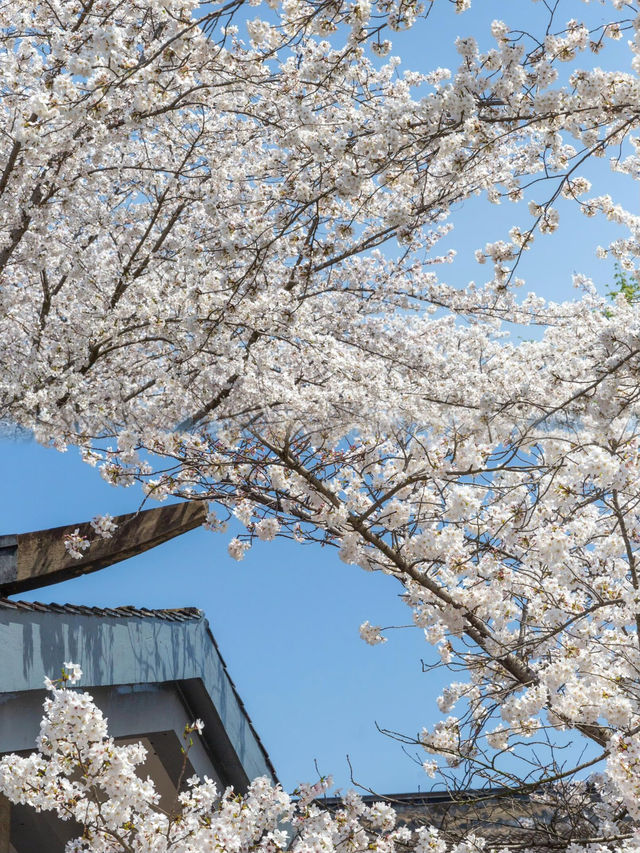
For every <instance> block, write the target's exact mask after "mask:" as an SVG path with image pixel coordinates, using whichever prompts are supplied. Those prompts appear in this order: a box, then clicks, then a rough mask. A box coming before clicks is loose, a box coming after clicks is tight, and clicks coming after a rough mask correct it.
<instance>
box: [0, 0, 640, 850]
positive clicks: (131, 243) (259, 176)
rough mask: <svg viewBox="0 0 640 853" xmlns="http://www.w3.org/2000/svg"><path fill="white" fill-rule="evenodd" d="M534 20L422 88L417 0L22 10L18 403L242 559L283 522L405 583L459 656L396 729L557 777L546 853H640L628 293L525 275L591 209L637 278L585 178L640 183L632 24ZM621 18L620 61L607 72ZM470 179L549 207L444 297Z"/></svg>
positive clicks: (430, 636)
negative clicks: (183, 512)
mask: <svg viewBox="0 0 640 853" xmlns="http://www.w3.org/2000/svg"><path fill="white" fill-rule="evenodd" d="M438 2H443V0H438ZM468 5H469V3H468V2H464V0H462V2H456V3H455V4H454V6H455V11H459V12H462V11H464V10H465V8H466V7H467V6H468ZM546 5H547V7H548V8H549V16H548V20H547V26H546V28H545V29H543V31H541V32H538V33H533V32H532V33H529V32H526V31H524V30H523V28H521V27H519V26H518V23H517V21H514V22H512V23H509V24H507V23H505V22H502V21H494V22H493V24H492V26H491V31H490V33H486V34H485V33H483V34H476V35H477V37H478V38H477V39H476V38H474V37H472V36H468V37H461V38H459V39H458V41H457V43H456V47H457V51H458V54H459V66H458V67H457V69H454V70H452V71H449V70H446V69H441V68H437V69H432V70H431V71H429V72H426V73H417V72H412V71H408V72H404V73H402V74H401V73H400V71H399V68H398V63H397V61H396V60H395V59H393V58H388V59H386V58H385V57H386V55H387V54H388V53H389V51H390V50H391V43H390V42H391V39H392V37H393V32H394V31H396V30H400V29H403V28H406V27H409V26H412V25H415V26H418V27H424V28H425V32H427V31H428V27H429V12H430V9H431V3H430V2H428V3H427V4H426V8H424V7H422V6H421V5H419V4H416V3H413V2H391V0H379V2H378V3H377V4H370V3H367V2H364V0H359V2H355V0H354V2H348V0H332V2H323V3H319V2H309V0H287V2H285V3H282V4H277V3H274V4H273V6H270V7H269V8H268V9H264V10H262V11H260V10H256V12H255V15H256V16H257V17H255V18H254V19H253V20H250V17H251V15H253V14H254V13H253V12H251V11H249V12H248V11H247V9H246V8H244V6H243V5H242V4H241V3H240V1H239V0H238V2H230V3H227V4H222V5H214V6H212V7H210V6H207V7H206V8H203V9H202V10H199V9H198V7H197V4H196V3H195V2H189V0H134V1H133V2H129V3H126V4H118V3H116V2H114V0H84V2H80V0H49V2H46V3H44V2H36V3H35V4H34V3H30V4H27V3H24V2H21V0H13V2H11V3H4V4H0V32H1V33H2V51H3V53H2V57H3V66H4V72H5V73H4V75H3V77H4V79H3V90H2V102H1V104H2V127H3V135H2V142H1V143H0V144H1V145H2V146H3V156H2V163H3V164H4V166H3V169H2V174H1V176H0V234H1V237H0V239H1V241H2V243H1V247H0V271H1V274H2V279H1V281H2V284H1V287H0V301H1V308H2V310H1V311H0V365H1V372H0V389H1V391H0V415H1V416H2V417H4V418H5V419H7V420H10V421H11V422H12V423H16V424H19V425H21V426H24V427H26V428H29V429H32V430H33V431H34V432H35V433H36V435H37V437H38V438H39V439H40V440H41V441H43V442H45V443H51V444H53V445H54V446H56V447H58V448H59V449H62V448H64V447H66V446H67V445H68V444H72V445H77V446H79V447H80V448H81V449H82V452H83V454H84V457H85V459H86V461H87V462H89V463H90V464H94V465H99V466H100V471H101V473H102V475H103V476H104V477H105V478H106V479H107V480H108V481H109V482H112V483H113V484H114V485H125V486H126V485H130V484H132V483H134V482H136V481H140V482H142V483H143V485H144V489H145V491H146V493H147V494H148V496H149V497H150V498H154V499H159V500H162V499H164V498H166V497H168V496H177V497H186V498H190V499H201V500H206V501H209V502H210V505H211V512H210V515H209V526H210V527H211V528H213V529H220V528H224V526H225V524H226V522H227V521H228V519H229V517H231V515H233V516H235V517H236V518H237V519H238V520H239V521H240V522H241V523H242V524H243V525H244V526H245V528H246V533H243V534H242V535H239V536H236V537H235V538H233V539H231V541H230V542H229V543H228V547H229V551H230V553H231V554H232V556H234V557H235V558H236V559H242V557H243V556H244V554H245V553H246V550H247V548H249V547H250V546H251V542H252V541H253V540H254V539H255V538H258V539H261V540H267V541H268V540H271V539H273V538H274V537H276V536H290V537H293V538H295V539H296V540H300V541H301V542H317V541H322V542H325V543H327V544H330V545H334V546H336V547H337V548H338V549H339V553H340V556H341V558H342V559H343V560H344V561H345V562H347V563H354V564H358V565H360V566H361V567H362V568H363V569H364V570H367V571H381V572H384V573H386V574H389V575H392V576H393V577H395V578H397V579H398V581H399V582H400V583H401V584H402V585H403V587H404V597H405V600H406V603H407V605H408V606H409V607H410V608H411V610H412V613H413V619H414V621H415V623H416V625H417V626H418V627H419V628H421V629H424V632H425V636H426V639H427V641H428V642H429V643H431V644H432V645H433V646H434V647H435V649H436V654H437V655H438V659H439V661H440V663H441V664H442V665H443V666H448V667H450V668H451V669H452V670H455V671H460V672H462V673H463V677H462V679H461V680H456V681H454V682H453V683H452V684H451V685H450V687H449V688H448V689H447V690H446V691H445V692H444V693H443V695H442V696H441V697H440V699H439V703H438V704H439V707H440V710H441V711H442V713H443V714H444V715H447V716H446V718H445V719H444V720H443V721H442V722H440V723H439V724H438V725H437V726H436V727H435V728H434V729H432V730H429V731H427V730H425V731H424V732H422V734H421V735H419V736H418V737H417V738H408V740H409V741H410V742H415V743H416V745H417V746H419V747H420V748H424V749H425V750H426V751H427V753H428V754H429V755H430V756H436V757H435V758H433V759H432V758H428V760H427V761H426V762H425V769H426V770H427V772H428V773H435V772H440V773H445V774H446V773H447V772H449V770H448V768H452V769H453V770H455V771H456V773H458V776H456V777H455V778H456V779H457V781H455V784H458V785H459V784H462V783H464V784H465V785H466V784H469V785H475V786H482V785H487V784H490V785H493V786H496V785H497V786H502V787H503V788H504V789H505V790H506V791H508V792H511V793H513V792H520V793H523V792H524V793H527V794H530V795H531V796H539V797H543V798H544V797H547V798H551V799H553V798H554V797H558V796H559V794H558V792H561V793H562V799H561V802H562V804H563V806H562V807H563V808H564V809H565V814H566V818H567V821H568V822H565V826H564V829H562V831H560V830H558V833H557V834H556V835H555V836H554V837H553V838H551V840H550V843H552V846H554V845H555V846H560V847H562V846H569V845H570V844H572V843H576V844H579V845H583V846H588V845H605V846H606V845H617V846H622V847H624V846H629V845H633V844H635V841H634V838H635V835H634V833H635V831H636V827H637V820H638V818H639V817H640V815H639V812H638V795H639V794H640V737H639V734H640V694H639V686H638V685H639V679H638V673H639V669H640V636H639V631H638V629H639V628H640V576H639V573H640V569H639V567H638V562H637V561H638V547H639V543H640V509H639V500H640V494H639V492H638V480H639V473H640V431H639V428H638V402H639V390H638V389H639V388H640V382H639V370H640V322H639V316H638V311H637V308H636V305H635V304H634V298H633V297H634V294H635V292H636V291H635V290H634V288H633V286H632V287H631V288H630V289H628V290H627V291H625V292H621V293H620V294H619V295H618V296H617V297H616V299H615V301H614V302H613V303H611V304H610V303H609V302H608V300H607V299H606V298H603V297H600V296H599V295H598V292H597V290H596V288H595V286H594V285H593V283H592V282H591V281H590V280H589V279H588V278H586V277H585V276H583V275H577V276H576V283H577V284H578V285H579V286H580V287H581V289H582V296H581V298H580V299H579V300H576V301H573V302H566V303H562V304H560V303H547V302H545V301H544V300H543V299H541V298H540V297H538V296H536V295H535V294H534V293H532V294H529V295H527V296H525V297H524V298H520V297H519V296H518V289H517V288H518V285H520V284H521V283H522V281H521V273H520V269H521V267H522V264H523V258H524V256H525V254H526V252H527V251H528V250H529V249H530V248H531V246H532V245H533V243H534V241H539V240H544V238H545V235H546V234H548V233H551V232H553V231H556V230H557V229H558V227H559V225H560V212H562V215H563V216H565V215H571V211H572V210H574V211H575V212H576V215H579V214H584V215H586V216H589V217H591V216H596V215H601V216H603V217H605V218H606V219H607V220H610V221H612V222H614V223H617V224H618V225H619V226H620V236H619V237H618V239H616V240H614V241H613V242H611V244H610V245H608V246H604V247H600V248H598V250H597V251H598V253H599V254H600V255H601V256H607V255H609V256H611V257H612V258H613V259H615V260H616V261H617V262H618V263H619V264H620V267H621V269H622V270H623V271H625V275H627V276H628V277H629V280H630V281H634V280H635V277H636V271H637V256H638V254H639V251H640V246H639V242H638V241H639V235H640V219H639V218H638V216H637V214H635V213H633V212H632V211H628V210H626V209H625V208H624V206H623V205H622V204H620V203H619V202H618V201H617V200H615V199H614V198H612V197H611V196H609V195H593V194H590V193H591V183H590V177H592V176H593V175H592V172H593V173H594V174H595V173H597V172H598V169H601V164H600V159H601V158H603V157H608V158H609V161H610V166H611V168H612V169H613V171H614V172H616V173H619V174H620V175H622V176H626V177H627V179H628V180H629V181H632V180H634V179H635V178H636V177H637V174H638V168H639V164H640V160H639V159H638V154H637V145H638V142H637V138H636V137H634V135H633V134H634V132H636V131H637V128H638V125H639V124H640V111H639V109H638V104H640V83H639V82H638V76H637V75H638V71H640V13H639V12H638V10H637V9H636V7H635V6H634V5H633V4H631V3H625V2H622V0H612V2H608V3H604V4H603V5H602V8H603V9H605V10H606V14H607V16H608V17H607V19H606V23H602V22H600V23H598V24H597V26H596V25H594V26H591V24H589V23H585V22H583V21H582V19H581V14H582V11H583V4H582V3H580V2H567V3H564V4H563V3H554V4H546ZM564 6H567V7H568V10H569V13H570V14H573V17H571V18H570V19H569V20H567V19H566V18H565V19H564V20H563V23H559V20H560V18H559V15H560V13H561V11H562V8H563V7H564ZM452 11H453V10H452ZM587 11H588V10H587ZM509 12H510V14H512V12H511V9H510V10H509ZM513 14H514V15H515V12H513ZM585 14H586V12H585ZM198 16H199V17H198ZM460 21H461V28H462V27H463V22H464V16H462V17H461V18H460ZM245 29H246V30H247V34H246V35H245V33H244V30H245ZM621 38H624V39H626V40H627V41H628V54H626V55H627V56H628V61H629V63H630V67H631V71H629V72H623V71H618V70H603V68H600V67H593V61H592V56H593V55H594V54H595V55H598V54H601V55H602V60H601V61H602V64H603V66H604V68H605V69H606V67H607V62H606V61H605V60H606V59H607V57H608V56H610V54H611V50H612V46H613V47H615V51H616V52H614V53H613V54H612V55H613V58H614V61H616V60H617V59H618V57H619V56H620V55H621V54H620V50H621V48H620V47H619V46H618V44H617V43H618V41H619V40H620V39H621ZM478 39H481V40H484V41H487V40H488V39H490V40H491V46H490V47H487V48H485V47H483V48H482V49H481V48H480V47H479V44H480V42H479V41H478ZM625 50H627V48H625ZM598 61H600V59H598ZM609 64H611V63H609ZM477 195H484V196H486V198H487V199H488V201H489V202H494V203H497V202H502V201H504V202H505V203H506V202H513V203H515V204H517V203H518V202H523V203H528V207H527V210H528V213H527V217H528V219H527V224H526V225H525V226H514V227H513V228H511V229H510V230H509V233H508V234H502V235H499V234H497V235H496V238H497V239H496V240H495V242H492V243H489V244H487V245H486V246H484V247H480V248H478V252H477V259H478V261H479V263H486V262H487V261H488V262H489V269H490V273H489V280H488V281H487V282H486V283H485V284H484V285H482V286H475V285H469V286H468V287H466V288H462V289H456V288H454V287H451V286H449V285H447V284H445V283H443V282H442V281H441V280H440V279H439V278H438V272H437V271H438V270H439V269H440V265H441V264H443V263H445V262H447V261H451V260H453V258H452V256H451V255H449V254H447V253H446V252H441V253H440V254H438V251H439V247H438V241H439V239H440V238H442V237H443V236H444V235H445V234H446V233H447V232H448V229H449V228H450V227H451V222H450V220H451V218H452V216H453V214H454V212H455V208H456V206H457V205H459V204H460V202H463V201H465V200H467V199H471V198H472V197H474V196H477ZM514 210H516V208H514ZM517 210H518V211H520V208H517ZM629 295H630V296H631V299H628V298H627V296H629ZM522 327H526V328H527V329H528V330H529V334H530V338H531V339H525V340H524V341H520V340H519V339H518V336H517V334H514V333H513V329H514V328H517V329H520V328H522ZM109 529H110V528H109V525H108V521H107V522H105V521H104V520H97V522H96V531H97V532H98V533H100V531H103V532H104V531H105V530H107V532H108V530H109ZM69 547H70V548H72V549H73V550H75V552H76V553H77V554H81V553H82V552H83V551H84V550H86V548H87V547H90V544H89V541H88V540H82V541H70V545H69ZM361 633H362V635H363V637H364V639H365V640H367V641H368V642H370V643H373V644H375V643H378V642H382V641H384V640H385V639H386V636H385V633H384V631H383V630H382V629H380V628H379V627H376V626H372V625H370V624H369V623H365V624H364V625H363V626H362V628H361ZM56 695H57V694H56ZM54 701H57V700H54ZM60 701H61V702H62V701H63V700H60ZM65 701H66V700H65ZM454 710H455V715H453V714H451V713H450V712H452V711H454ZM90 713H94V712H93V711H91V712H90ZM570 735H571V736H572V737H574V738H576V739H578V740H582V741H584V743H585V744H586V745H587V746H586V749H587V752H586V753H585V754H584V756H583V757H582V758H580V759H578V760H576V761H573V762H572V761H571V760H570V759H564V758H563V755H564V754H565V753H563V752H562V749H563V748H564V746H565V745H566V743H567V738H568V737H569V736H570ZM100 737H102V735H100ZM567 754H569V755H575V752H572V753H567ZM37 760H42V759H37ZM34 761H36V759H34ZM38 767H40V765H38ZM53 767H54V771H53V772H55V773H56V774H58V770H59V767H58V765H55V764H54V765H53ZM591 771H593V772H594V773H595V772H598V773H600V774H601V775H600V776H597V777H593V778H592V779H591V781H590V782H589V785H591V786H592V788H589V789H588V791H587V788H585V785H586V784H587V783H585V782H581V781H580V780H581V779H583V778H584V775H585V774H586V773H588V772H591ZM27 772H28V771H27V770H25V773H27ZM58 775H59V774H58ZM461 780H462V781H461ZM451 783H452V784H454V781H453V780H452V781H451ZM194 790H195V789H194ZM198 790H200V789H198ZM585 791H587V793H589V792H591V793H589V797H590V798H591V799H590V802H592V810H591V811H590V812H589V814H588V819H586V818H585V820H586V823H585V820H582V818H584V817H585V810H584V807H583V800H582V799H581V797H583V795H585ZM185 796H186V797H187V799H185V804H187V805H188V797H189V796H191V795H185ZM198 796H200V795H198ZM202 796H203V797H204V800H206V801H207V803H209V802H210V797H211V795H210V794H209V793H207V794H206V795H205V794H202ZM256 796H258V795H256ZM269 796H272V795H271V794H270V795H269ZM273 796H276V799H277V798H278V797H279V796H280V794H277V795H273ZM207 798H209V799H207ZM204 800H203V801H204ZM605 801H606V803H607V807H606V808H605V806H604V803H605ZM189 802H190V801H189ZM222 802H223V804H224V803H225V802H227V800H223V801H222ZM185 807H186V806H185ZM188 807H189V808H191V806H188ZM208 807H209V806H208V805H207V808H208ZM221 807H224V806H221ZM278 807H279V806H278ZM248 808H251V807H250V806H248ZM283 808H285V807H284V806H283ZM286 808H289V806H288V805H287V806H286ZM286 808H285V811H286ZM573 817H575V818H576V820H575V821H573V822H572V820H573ZM578 817H579V818H580V820H578V819H577V818H578ZM569 818H571V819H569ZM154 820H155V818H154ZM327 820H328V818H327ZM567 827H568V828H567ZM268 832H271V829H269V830H268ZM563 833H564V834H563ZM260 837H262V836H260ZM101 843H102V842H101ZM104 843H107V842H104ZM203 843H204V842H203ZM265 843H267V842H265ZM269 843H271V842H269ZM274 843H275V842H274ZM434 843H435V842H434ZM276 846H277V844H276ZM79 849H82V848H79ZM95 849H102V848H99V847H97V848H95ZM104 849H111V848H108V847H105V848H104ZM116 849H117V848H116ZM123 849H127V848H123ZM135 849H137V848H135ZM141 849H144V848H141ZM167 849H168V848H167ZM184 849H190V848H186V847H185V848H184ZM202 849H207V848H206V847H202ZM590 849H595V848H590Z"/></svg>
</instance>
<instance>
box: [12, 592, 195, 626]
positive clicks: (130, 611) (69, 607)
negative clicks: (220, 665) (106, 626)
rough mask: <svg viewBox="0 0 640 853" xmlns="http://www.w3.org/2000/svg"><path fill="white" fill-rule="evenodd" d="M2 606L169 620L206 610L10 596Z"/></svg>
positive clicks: (182, 619)
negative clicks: (55, 601)
mask: <svg viewBox="0 0 640 853" xmlns="http://www.w3.org/2000/svg"><path fill="white" fill-rule="evenodd" d="M0 607H8V608H9V609H11V608H14V609H16V610H27V611H32V612H35V613H70V614H78V613H82V614H84V615H85V616H113V617H115V618H122V617H126V616H136V617H138V618H140V619H165V620H167V621H168V622H187V621H190V620H200V619H202V618H203V617H204V612H203V611H202V610H199V609H198V608H197V607H172V608H169V609H166V608H165V609H160V610H149V609H148V608H147V607H134V606H133V605H131V604H128V605H123V606H121V607H87V606H86V605H84V604H53V603H52V604H43V603H42V602H40V601H11V600H10V599H8V598H0Z"/></svg>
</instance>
